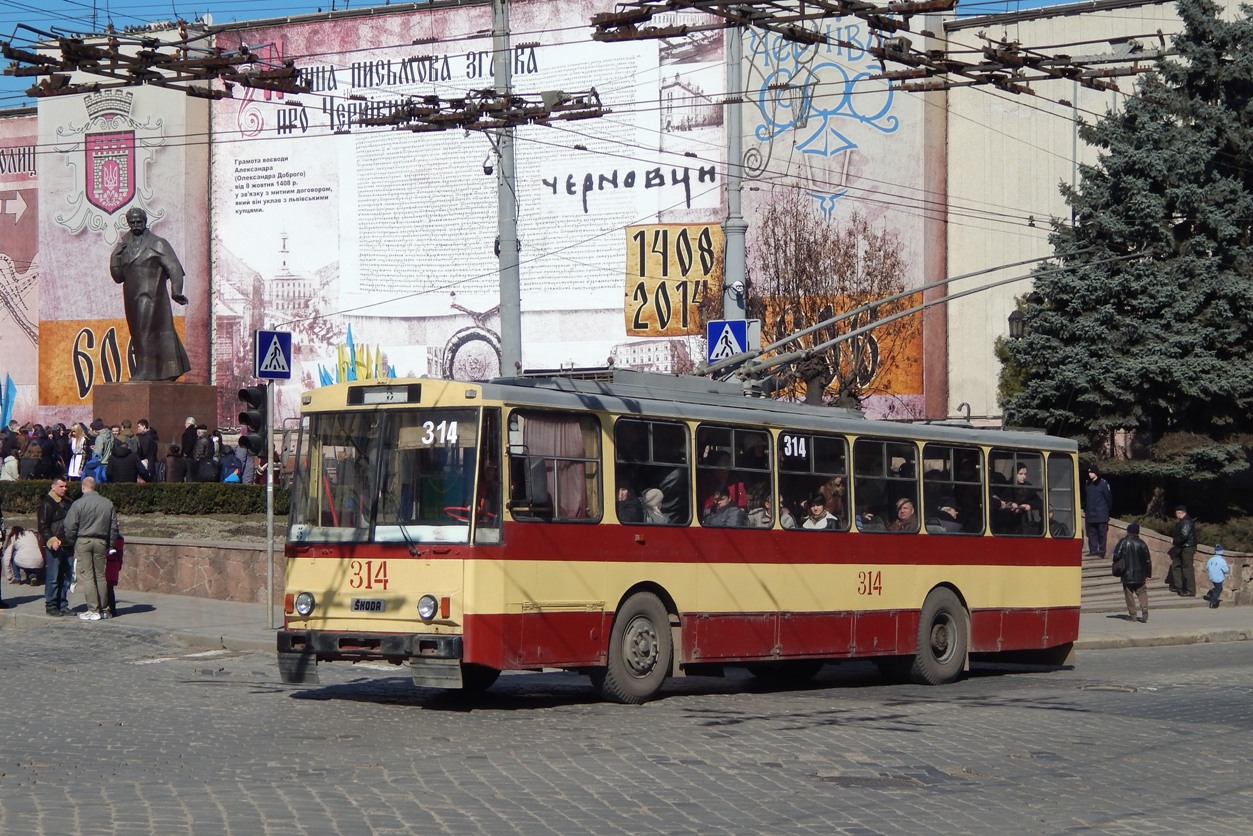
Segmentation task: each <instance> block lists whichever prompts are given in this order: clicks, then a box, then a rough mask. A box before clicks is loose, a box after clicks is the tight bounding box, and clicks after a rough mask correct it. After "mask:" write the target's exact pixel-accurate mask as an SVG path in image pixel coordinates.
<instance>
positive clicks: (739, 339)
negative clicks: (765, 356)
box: [705, 319, 761, 363]
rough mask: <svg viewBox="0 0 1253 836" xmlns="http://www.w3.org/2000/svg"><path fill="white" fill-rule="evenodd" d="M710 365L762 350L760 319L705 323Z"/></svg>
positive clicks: (723, 320)
mask: <svg viewBox="0 0 1253 836" xmlns="http://www.w3.org/2000/svg"><path fill="white" fill-rule="evenodd" d="M705 338H706V344H707V345H708V351H707V355H706V356H707V358H708V360H709V362H710V363H716V362H718V361H719V360H726V359H728V358H731V357H734V356H736V355H737V354H743V353H744V352H746V351H754V350H756V349H758V348H761V320H760V319H715V320H712V321H710V322H707V323H705Z"/></svg>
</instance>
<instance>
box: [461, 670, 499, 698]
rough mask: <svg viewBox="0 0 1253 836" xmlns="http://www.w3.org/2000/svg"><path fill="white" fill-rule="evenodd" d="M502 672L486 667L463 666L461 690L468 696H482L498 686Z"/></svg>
mask: <svg viewBox="0 0 1253 836" xmlns="http://www.w3.org/2000/svg"><path fill="white" fill-rule="evenodd" d="M499 678H500V671H498V670H496V669H495V668H489V667H485V666H484V665H474V664H463V665H462V666H461V690H462V691H464V692H466V693H467V694H481V693H483V692H484V691H486V690H487V689H488V688H490V687H492V686H493V685H495V684H496V680H497V679H499Z"/></svg>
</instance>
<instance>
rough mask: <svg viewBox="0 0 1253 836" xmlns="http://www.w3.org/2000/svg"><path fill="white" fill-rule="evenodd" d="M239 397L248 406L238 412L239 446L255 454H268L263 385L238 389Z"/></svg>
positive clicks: (267, 419)
mask: <svg viewBox="0 0 1253 836" xmlns="http://www.w3.org/2000/svg"><path fill="white" fill-rule="evenodd" d="M239 399H240V400H241V401H243V402H244V403H246V404H248V408H247V409H245V410H243V411H242V412H240V413H239V446H240V447H243V448H244V449H245V450H247V451H248V452H249V453H252V454H253V455H256V456H267V457H268V456H269V453H268V452H267V450H266V448H267V447H269V444H268V442H267V441H266V436H267V435H269V433H270V428H269V426H267V425H268V423H269V416H268V412H269V410H268V405H267V403H266V387H265V386H248V387H246V388H243V389H240V390H239Z"/></svg>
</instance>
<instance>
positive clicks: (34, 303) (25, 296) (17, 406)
mask: <svg viewBox="0 0 1253 836" xmlns="http://www.w3.org/2000/svg"><path fill="white" fill-rule="evenodd" d="M40 159H41V158H40V155H39V154H38V145H37V141H36V136H35V120H34V119H33V118H29V117H18V118H11V119H2V120H0V408H2V409H3V410H4V413H5V414H6V415H9V416H11V417H13V418H16V419H17V420H18V421H19V422H23V421H26V420H28V419H30V418H33V417H34V416H35V408H36V401H37V395H36V384H37V381H38V379H39V374H38V371H39V365H38V363H39V273H40V268H39V258H40V255H39V235H38V223H39V179H38V178H39V164H40ZM9 381H12V383H13V385H12V386H11V387H10V386H8V385H7V383H8V382H9Z"/></svg>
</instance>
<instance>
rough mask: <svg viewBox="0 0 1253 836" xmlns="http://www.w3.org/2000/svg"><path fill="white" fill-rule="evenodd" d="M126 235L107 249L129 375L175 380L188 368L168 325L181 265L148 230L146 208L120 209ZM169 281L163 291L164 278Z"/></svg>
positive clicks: (178, 294)
mask: <svg viewBox="0 0 1253 836" xmlns="http://www.w3.org/2000/svg"><path fill="white" fill-rule="evenodd" d="M126 225H127V226H129V227H130V230H131V231H130V234H129V235H123V236H122V240H120V241H118V242H117V246H116V247H114V248H113V255H112V256H110V258H109V272H110V273H111V274H112V275H113V281H115V282H117V283H118V284H120V285H122V297H123V299H124V300H125V302H126V326H127V327H128V328H129V329H130V332H131V350H132V351H134V357H135V372H134V374H132V375H131V380H177V379H178V378H179V377H182V376H183V375H185V374H186V373H187V372H189V371H190V370H191V363H190V362H188V360H187V351H186V350H185V349H184V348H183V341H182V340H180V339H179V338H178V332H177V331H175V330H174V312H173V309H172V308H171V307H170V300H171V299H173V300H174V301H175V302H177V303H178V304H180V305H186V304H187V297H186V296H184V295H183V265H182V264H180V263H179V261H178V256H176V255H175V254H174V248H173V247H171V246H170V244H169V242H168V241H166V240H165V239H164V238H162V237H160V236H159V235H156V234H154V233H152V232H150V231H149V230H148V213H147V212H145V211H144V210H143V209H140V208H138V207H135V208H132V209H131V210H130V211H128V212H127V213H126ZM167 279H168V280H169V283H170V289H169V295H168V296H167V295H166V289H165V283H166V280H167Z"/></svg>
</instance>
